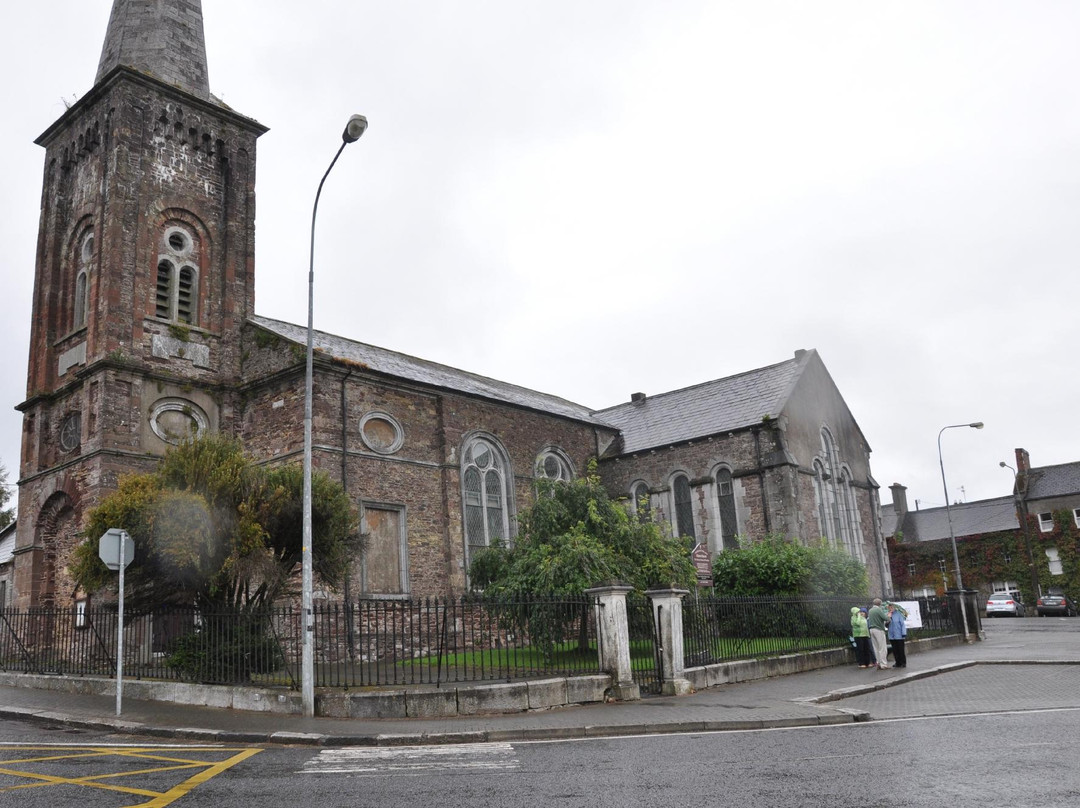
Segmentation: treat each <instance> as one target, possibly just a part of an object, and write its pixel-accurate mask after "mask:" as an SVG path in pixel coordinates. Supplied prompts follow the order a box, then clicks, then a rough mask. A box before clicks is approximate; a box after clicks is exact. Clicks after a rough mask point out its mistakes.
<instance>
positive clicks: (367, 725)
mask: <svg viewBox="0 0 1080 808" xmlns="http://www.w3.org/2000/svg"><path fill="white" fill-rule="evenodd" d="M1050 708H1080V618H1073V619H1060V620H1045V619H1042V620H1040V619H1031V618H1029V619H1024V620H1015V621H1007V622H1006V621H1001V622H1000V623H999V622H998V621H987V625H986V627H985V639H983V640H981V641H979V642H976V643H972V644H963V643H960V642H958V643H957V644H956V645H953V646H949V647H946V648H938V649H933V650H927V651H917V652H913V653H911V654H910V655H909V657H908V667H907V668H906V669H903V670H896V669H890V670H887V671H874V670H860V669H859V668H858V667H857V666H855V665H848V666H841V667H835V668H827V669H824V670H818V671H811V672H807V673H800V674H794V675H791V676H783V677H776V678H773V679H766V680H761V681H756V682H744V683H738V684H731V685H722V686H719V687H714V688H709V689H707V690H703V691H699V692H697V693H694V694H691V695H689V696H681V697H660V698H646V699H642V700H641V701H636V702H623V703H615V704H592V705H578V706H574V707H566V708H559V709H552V710H546V711H534V712H523V713H514V714H510V715H482V716H459V717H452V718H443V719H430V720H428V719H383V720H378V719H376V720H371V719H363V720H361V719H352V720H349V719H329V718H310V719H306V718H303V717H301V716H289V715H274V714H268V713H257V712H245V711H240V710H221V709H214V708H207V707H192V706H188V705H179V704H173V703H168V702H146V701H135V700H126V701H125V702H124V710H123V716H122V717H121V718H117V717H116V716H115V699H114V698H113V697H111V696H80V695H71V694H66V693H57V692H53V691H45V690H33V689H30V688H22V687H0V717H6V718H19V719H25V720H36V721H42V722H49V723H52V724H62V725H68V726H79V727H90V728H99V729H107V730H112V731H119V732H126V733H130V734H135V735H152V736H165V737H172V738H184V739H189V740H190V739H199V740H207V741H220V742H248V743H261V742H277V743H309V744H327V745H339V744H357V745H359V744H363V745H394V744H416V743H436V742H442V743H454V742H478V741H513V740H529V739H546V738H573V737H591V736H602V735H627V734H644V733H663V732H687V731H711V730H735V729H753V728H765V727H786V726H814V725H822V724H834V723H849V722H852V721H856V720H873V719H885V718H897V717H904V716H912V717H914V716H924V715H943V714H955V713H967V712H994V711H999V710H1013V709H1015V710H1033V709H1050Z"/></svg>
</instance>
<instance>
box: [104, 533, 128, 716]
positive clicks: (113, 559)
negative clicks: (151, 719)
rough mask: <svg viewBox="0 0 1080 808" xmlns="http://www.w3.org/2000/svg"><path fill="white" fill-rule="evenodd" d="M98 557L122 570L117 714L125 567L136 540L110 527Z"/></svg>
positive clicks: (119, 690)
mask: <svg viewBox="0 0 1080 808" xmlns="http://www.w3.org/2000/svg"><path fill="white" fill-rule="evenodd" d="M98 557H99V558H100V559H101V560H102V561H104V562H105V566H106V567H108V568H109V569H111V570H119V571H120V581H119V589H120V603H119V611H118V612H117V618H116V619H117V625H116V714H117V715H120V705H121V703H122V701H123V697H124V568H125V567H126V566H127V565H128V564H130V563H131V562H132V560H133V559H134V558H135V542H133V541H132V540H131V536H129V535H128V534H127V531H126V530H120V529H119V528H115V527H113V528H109V529H108V530H106V531H105V532H104V533H103V534H102V535H101V538H100V539H98Z"/></svg>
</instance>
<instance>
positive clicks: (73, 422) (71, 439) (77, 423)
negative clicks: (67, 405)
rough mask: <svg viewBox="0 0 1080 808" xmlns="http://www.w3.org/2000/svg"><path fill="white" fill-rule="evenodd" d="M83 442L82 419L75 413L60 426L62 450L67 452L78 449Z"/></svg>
mask: <svg viewBox="0 0 1080 808" xmlns="http://www.w3.org/2000/svg"><path fill="white" fill-rule="evenodd" d="M81 442H82V418H80V417H79V413H77V412H73V413H71V414H70V415H68V416H67V417H66V418H65V419H64V420H63V421H62V422H61V424H60V448H61V449H62V450H63V451H65V452H70V451H71V450H72V449H77V448H78V446H79V443H81Z"/></svg>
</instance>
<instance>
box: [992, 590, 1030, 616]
mask: <svg viewBox="0 0 1080 808" xmlns="http://www.w3.org/2000/svg"><path fill="white" fill-rule="evenodd" d="M1002 615H1007V616H1009V617H1023V616H1024V604H1023V601H1021V600H1020V593H1019V592H995V593H994V594H992V595H991V596H990V599H989V600H987V601H986V616H987V617H1001V616H1002Z"/></svg>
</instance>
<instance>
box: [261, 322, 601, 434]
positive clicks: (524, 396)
mask: <svg viewBox="0 0 1080 808" xmlns="http://www.w3.org/2000/svg"><path fill="white" fill-rule="evenodd" d="M250 322H252V323H253V324H255V325H257V326H259V327H260V328H264V329H266V330H267V331H270V332H272V333H274V334H277V335H278V336H280V337H282V338H284V339H287V340H289V341H291V342H295V343H297V344H299V345H304V346H306V345H307V328H306V327H304V326H299V325H293V324H292V323H286V322H282V321H281V320H273V319H271V318H269V317H259V316H255V317H252V318H251V320H250ZM314 348H315V351H316V352H318V353H321V354H323V355H325V356H328V357H330V358H332V359H337V360H340V361H345V362H352V363H357V364H361V365H364V366H365V367H366V368H367V369H368V370H370V371H373V372H375V373H381V374H384V375H387V376H393V377H395V378H398V379H405V380H407V381H410V382H416V383H418V384H423V385H426V386H429V387H439V388H442V389H445V390H453V391H455V392H458V393H465V394H467V395H471V396H477V397H479V398H486V399H490V400H492V401H498V402H501V403H504V404H512V405H514V406H517V407H525V408H527V409H531V410H539V411H540V412H546V413H551V414H552V415H560V416H562V417H564V418H570V419H573V420H575V421H584V422H586V423H589V424H593V425H595V426H606V427H610V424H609V423H608V422H607V420H606V419H603V418H598V417H595V416H594V415H593V411H592V410H591V409H589V408H588V407H583V406H581V405H580V404H575V403H574V402H572V401H567V400H566V399H563V398H559V397H557V396H552V395H548V394H547V393H538V392H537V391H535V390H529V389H528V388H525V387H518V386H517V385H515V384H509V383H507V382H500V381H498V380H496V379H489V378H488V377H486V376H478V375H477V374H475V373H469V372H467V371H464V370H458V369H457V368H452V367H449V366H447V365H440V364H438V363H436V362H429V361H427V360H426V359H417V358H416V357H414V356H408V355H407V354H402V353H398V352H397V351H391V350H387V349H386V348H378V347H376V346H374V345H367V344H365V343H363V342H356V341H354V340H350V339H346V338H345V337H339V336H335V335H334V334H327V333H325V332H323V331H316V332H315V333H314Z"/></svg>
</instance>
